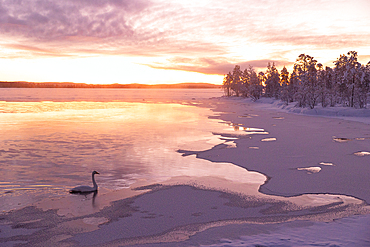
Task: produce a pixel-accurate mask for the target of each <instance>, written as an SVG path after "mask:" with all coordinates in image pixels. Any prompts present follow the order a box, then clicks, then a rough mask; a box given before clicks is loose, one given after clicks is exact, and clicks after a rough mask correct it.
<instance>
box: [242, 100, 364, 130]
mask: <svg viewBox="0 0 370 247" xmlns="http://www.w3.org/2000/svg"><path fill="white" fill-rule="evenodd" d="M243 101H246V102H248V103H251V104H253V106H254V107H256V108H259V109H265V110H278V111H282V112H287V113H295V114H303V115H311V116H321V117H333V118H339V119H344V120H350V121H356V122H361V123H366V124H370V108H369V107H368V108H362V109H356V108H352V107H343V106H335V107H322V106H316V107H315V108H314V109H310V108H307V107H306V108H302V107H297V106H296V104H297V102H292V103H289V104H288V105H286V104H285V103H284V102H282V101H281V100H276V99H272V98H260V99H258V100H257V101H255V102H254V101H252V100H251V99H249V98H248V99H243Z"/></svg>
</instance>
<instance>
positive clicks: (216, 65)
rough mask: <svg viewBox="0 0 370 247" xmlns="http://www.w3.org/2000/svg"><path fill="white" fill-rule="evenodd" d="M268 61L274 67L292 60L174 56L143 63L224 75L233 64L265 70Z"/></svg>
mask: <svg viewBox="0 0 370 247" xmlns="http://www.w3.org/2000/svg"><path fill="white" fill-rule="evenodd" d="M268 63H270V64H273V63H274V64H275V65H276V67H283V66H286V67H288V66H291V65H293V63H294V62H290V61H284V60H269V59H262V60H250V61H239V62H235V63H231V62H228V61H227V59H226V58H197V59H192V58H187V57H176V58H173V59H169V60H168V61H167V63H153V64H145V65H147V66H149V67H151V68H155V69H166V70H183V71H191V72H198V73H203V74H217V75H224V74H227V73H228V72H229V71H232V70H233V68H234V67H235V65H239V66H240V67H241V68H242V69H243V70H244V69H246V68H249V66H252V67H253V68H255V69H256V70H265V69H266V67H267V65H268Z"/></svg>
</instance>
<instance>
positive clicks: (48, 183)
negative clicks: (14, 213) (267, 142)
mask: <svg viewBox="0 0 370 247" xmlns="http://www.w3.org/2000/svg"><path fill="white" fill-rule="evenodd" d="M0 107H1V108H0V109H1V111H2V112H3V113H1V119H0V155H1V159H2V163H1V164H0V171H1V172H2V174H3V179H4V180H3V181H2V184H0V187H2V188H5V186H9V187H8V188H9V190H8V191H10V190H11V191H12V193H10V194H12V195H16V196H18V195H22V192H21V189H24V190H27V193H29V190H30V189H35V190H37V193H40V194H48V196H51V197H53V196H60V195H63V194H65V193H66V191H68V189H69V188H71V187H73V186H74V185H76V184H79V183H80V181H79V180H80V179H81V178H83V177H85V176H86V171H92V170H99V171H101V174H102V175H101V176H100V177H99V184H100V186H101V187H104V188H107V189H110V190H115V189H120V188H127V187H128V186H130V185H131V184H132V183H135V182H137V181H142V180H145V181H147V183H156V182H160V181H164V180H167V179H169V178H171V177H174V176H216V177H217V176H218V177H223V178H225V177H227V178H228V179H229V178H230V179H231V178H232V179H235V180H236V181H238V179H241V180H244V179H245V178H246V177H247V178H249V179H252V177H253V176H252V177H251V176H249V175H246V173H248V171H247V170H245V169H242V168H237V167H236V166H234V165H231V164H223V163H218V164H213V163H211V162H200V161H199V160H198V159H184V158H183V157H181V155H180V154H179V153H178V152H176V150H179V149H183V150H206V149H210V148H212V147H213V146H215V145H217V144H220V143H224V142H230V141H232V140H235V139H234V138H236V137H234V138H233V136H229V137H228V136H227V135H223V136H222V138H220V136H218V135H213V134H212V133H211V132H210V130H213V131H219V132H220V133H225V130H224V127H223V126H222V125H220V124H219V123H218V120H212V119H208V116H209V115H211V114H212V112H211V111H210V110H208V109H203V108H198V107H194V106H184V105H178V104H160V103H157V104H155V103H153V104H150V103H127V102H21V103H20V102H12V103H9V102H6V103H2V105H1V106H0ZM251 130H253V131H256V132H263V129H257V128H255V129H253V128H245V130H244V129H243V131H245V132H246V133H247V131H251ZM228 144H230V145H229V146H230V147H235V144H232V143H228ZM9 168H10V169H9ZM255 175H257V173H255V174H254V176H255ZM257 177H258V180H261V181H262V183H263V181H264V179H265V178H264V176H262V175H261V176H257ZM36 185H37V186H36ZM15 188H18V189H17V190H16V189H15ZM54 188H58V189H54ZM6 195H9V193H8V194H5V193H2V194H1V195H0V202H5V199H4V198H3V199H2V197H4V196H6ZM8 199H9V198H7V200H8Z"/></svg>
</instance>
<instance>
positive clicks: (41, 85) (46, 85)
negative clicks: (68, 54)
mask: <svg viewBox="0 0 370 247" xmlns="http://www.w3.org/2000/svg"><path fill="white" fill-rule="evenodd" d="M221 87H222V85H216V84H211V83H177V84H153V85H148V84H137V83H133V84H118V83H116V84H87V83H74V82H26V81H12V82H8V81H0V88H128V89H129V88H142V89H161V88H163V89H165V88H167V89H168V88H180V89H181V88H186V89H189V88H194V89H205V88H221Z"/></svg>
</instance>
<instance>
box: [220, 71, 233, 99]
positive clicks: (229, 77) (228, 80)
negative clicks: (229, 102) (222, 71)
mask: <svg viewBox="0 0 370 247" xmlns="http://www.w3.org/2000/svg"><path fill="white" fill-rule="evenodd" d="M232 82H233V76H232V75H231V73H230V72H229V73H228V74H227V75H225V76H224V81H223V83H222V87H223V89H224V91H225V94H226V96H227V97H230V96H231V84H232Z"/></svg>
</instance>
